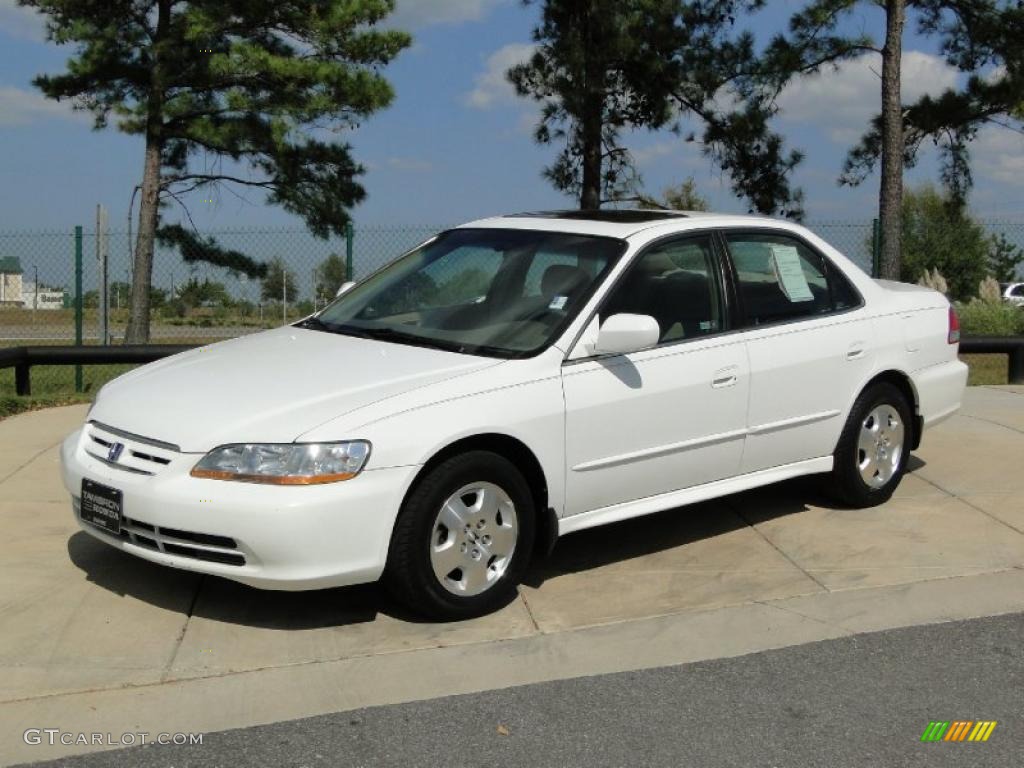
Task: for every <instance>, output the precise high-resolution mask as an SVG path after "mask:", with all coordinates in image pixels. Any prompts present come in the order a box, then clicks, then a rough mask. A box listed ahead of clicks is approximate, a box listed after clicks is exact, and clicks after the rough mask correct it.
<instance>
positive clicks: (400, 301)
mask: <svg viewBox="0 0 1024 768" xmlns="http://www.w3.org/2000/svg"><path fill="white" fill-rule="evenodd" d="M624 250H625V243H624V242H623V241H621V240H614V239H611V238H606V237H591V236H585V235H570V234H563V233H559V232H534V231H529V230H517V229H455V230H451V231H449V232H445V233H443V234H441V235H439V236H438V237H436V238H434V239H433V240H431V241H429V242H427V243H425V244H424V245H422V246H420V247H419V248H417V249H415V250H414V251H411V252H410V253H408V254H406V255H405V256H403V257H402V258H400V259H398V260H397V261H395V262H394V263H392V264H390V265H388V266H387V267H385V268H384V269H382V270H380V271H379V272H377V273H375V274H374V275H371V276H370V277H369V278H367V279H366V280H365V281H363V282H361V283H359V285H357V286H356V287H354V288H353V289H352V290H350V291H348V292H347V293H345V294H344V295H342V296H341V297H340V298H339V299H337V300H336V301H335V302H334V303H332V304H331V305H330V306H328V307H327V308H326V309H325V310H323V312H321V313H320V314H319V315H318V316H317V317H315V318H312V319H311V320H309V321H307V322H306V323H305V325H306V327H312V328H317V329H319V330H326V331H333V332H337V333H347V334H351V335H355V336H367V337H369V338H377V339H384V340H387V341H395V342H399V343H408V344H419V345H424V346H434V347H438V348H441V349H449V350H452V351H456V352H466V353H469V354H483V355H494V356H500V357H527V356H529V355H533V354H536V353H537V352H540V351H541V350H542V349H544V348H545V347H547V346H548V345H549V344H551V342H553V341H554V340H555V339H556V338H557V337H558V335H559V334H560V333H561V332H562V331H563V330H564V329H565V327H566V326H567V325H568V324H569V323H570V322H571V321H572V318H573V317H575V315H576V313H577V312H579V310H580V309H581V308H582V307H583V305H584V304H585V303H586V301H587V299H588V298H589V297H590V295H591V293H593V291H594V289H595V288H596V287H597V285H598V284H599V283H600V281H601V279H602V278H603V277H604V276H605V275H606V274H607V272H608V270H609V269H610V268H611V266H612V264H614V262H615V261H616V260H617V259H618V258H619V256H621V255H622V252H623V251H624Z"/></svg>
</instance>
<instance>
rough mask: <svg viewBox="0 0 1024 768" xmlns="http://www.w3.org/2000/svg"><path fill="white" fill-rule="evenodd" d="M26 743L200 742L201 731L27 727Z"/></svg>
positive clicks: (120, 744) (124, 744)
mask: <svg viewBox="0 0 1024 768" xmlns="http://www.w3.org/2000/svg"><path fill="white" fill-rule="evenodd" d="M22 738H23V739H24V740H25V743H26V744H30V745H36V744H47V745H49V746H51V747H52V746H55V745H57V744H62V745H64V746H65V747H89V746H93V747H135V746H140V745H142V744H179V745H182V744H202V743H203V734H201V733H149V732H148V731H126V732H125V733H120V734H115V733H76V732H74V731H62V730H61V729H60V728H29V729H28V730H27V731H25V733H24V734H22Z"/></svg>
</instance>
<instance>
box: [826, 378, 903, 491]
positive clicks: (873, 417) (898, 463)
mask: <svg viewBox="0 0 1024 768" xmlns="http://www.w3.org/2000/svg"><path fill="white" fill-rule="evenodd" d="M912 424H913V421H912V415H911V412H910V404H909V403H908V402H907V398H906V397H904V395H903V393H902V392H901V391H900V390H899V389H898V388H897V387H895V386H893V385H892V384H889V383H888V382H878V383H876V384H872V385H871V386H870V387H868V388H867V389H865V390H864V391H863V392H861V394H860V396H859V397H858V398H857V401H856V402H855V403H854V404H853V408H852V409H851V410H850V416H849V418H848V419H847V421H846V426H845V427H843V433H842V435H840V437H839V444H838V445H837V447H836V451H835V454H834V459H835V464H834V466H833V469H832V474H831V475H830V476H829V481H830V482H829V490H830V491H831V493H832V495H833V496H835V497H836V498H837V499H838V500H839V501H840V502H842V503H844V504H847V505H849V506H851V507H856V508H864V507H873V506H876V505H878V504H882V503H884V502H886V501H888V500H889V499H890V498H891V497H892V494H893V492H894V491H895V490H896V487H897V486H898V485H899V484H900V480H902V479H903V475H904V473H905V472H906V471H907V462H908V461H909V460H910V442H911V429H912Z"/></svg>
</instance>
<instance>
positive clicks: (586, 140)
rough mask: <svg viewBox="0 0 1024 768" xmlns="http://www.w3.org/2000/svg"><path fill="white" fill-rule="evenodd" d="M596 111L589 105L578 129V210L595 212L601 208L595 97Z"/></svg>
mask: <svg viewBox="0 0 1024 768" xmlns="http://www.w3.org/2000/svg"><path fill="white" fill-rule="evenodd" d="M591 101H597V109H594V108H593V107H592V106H591V105H590V104H588V105H587V108H586V112H585V113H584V118H583V125H582V126H581V127H580V128H581V130H580V132H581V134H582V137H581V138H582V139H583V158H582V160H583V186H582V187H581V188H580V208H581V209H582V210H584V211H596V210H597V209H598V208H600V207H601V104H600V102H599V101H598V100H597V98H596V97H591Z"/></svg>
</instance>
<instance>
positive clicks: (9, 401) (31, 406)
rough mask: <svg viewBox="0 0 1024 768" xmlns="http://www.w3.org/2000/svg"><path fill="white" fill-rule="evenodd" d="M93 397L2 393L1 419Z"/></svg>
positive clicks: (82, 401) (86, 400)
mask: <svg viewBox="0 0 1024 768" xmlns="http://www.w3.org/2000/svg"><path fill="white" fill-rule="evenodd" d="M90 399H91V398H90V397H88V396H86V395H73V394H72V395H60V396H57V397H16V396H14V395H0V421H2V420H4V419H6V418H7V417H8V416H14V415H16V414H19V413H25V412H26V411H38V410H40V409H42V408H55V407H57V406H58V405H74V404H75V403H87V402H89V400H90Z"/></svg>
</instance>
